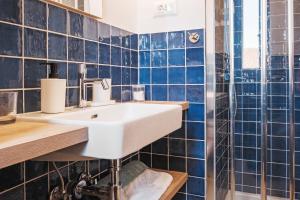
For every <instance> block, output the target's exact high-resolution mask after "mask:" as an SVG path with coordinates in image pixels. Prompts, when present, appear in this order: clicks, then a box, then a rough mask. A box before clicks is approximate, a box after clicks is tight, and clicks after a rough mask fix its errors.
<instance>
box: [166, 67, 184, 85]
mask: <svg viewBox="0 0 300 200" xmlns="http://www.w3.org/2000/svg"><path fill="white" fill-rule="evenodd" d="M169 84H185V68H184V67H170V68H169Z"/></svg>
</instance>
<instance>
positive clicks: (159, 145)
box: [152, 138, 169, 154]
mask: <svg viewBox="0 0 300 200" xmlns="http://www.w3.org/2000/svg"><path fill="white" fill-rule="evenodd" d="M168 148H169V146H168V139H167V138H161V139H159V140H157V141H156V142H153V144H152V153H156V154H168Z"/></svg>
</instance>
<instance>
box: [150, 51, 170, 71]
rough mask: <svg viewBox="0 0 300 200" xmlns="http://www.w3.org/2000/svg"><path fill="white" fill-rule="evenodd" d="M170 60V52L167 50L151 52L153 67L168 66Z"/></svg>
mask: <svg viewBox="0 0 300 200" xmlns="http://www.w3.org/2000/svg"><path fill="white" fill-rule="evenodd" d="M167 62H168V52H167V51H165V50H160V51H152V52H151V66H152V67H166V66H167Z"/></svg>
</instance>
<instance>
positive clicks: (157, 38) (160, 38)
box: [151, 33, 167, 49]
mask: <svg viewBox="0 0 300 200" xmlns="http://www.w3.org/2000/svg"><path fill="white" fill-rule="evenodd" d="M151 49H167V33H153V34H151Z"/></svg>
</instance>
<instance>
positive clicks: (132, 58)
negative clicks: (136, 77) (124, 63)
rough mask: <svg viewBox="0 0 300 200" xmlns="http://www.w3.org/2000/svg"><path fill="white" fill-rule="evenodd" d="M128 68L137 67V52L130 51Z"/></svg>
mask: <svg viewBox="0 0 300 200" xmlns="http://www.w3.org/2000/svg"><path fill="white" fill-rule="evenodd" d="M130 66H131V67H138V66H139V56H138V52H137V51H130Z"/></svg>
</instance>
